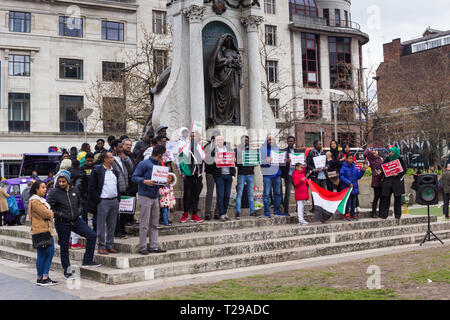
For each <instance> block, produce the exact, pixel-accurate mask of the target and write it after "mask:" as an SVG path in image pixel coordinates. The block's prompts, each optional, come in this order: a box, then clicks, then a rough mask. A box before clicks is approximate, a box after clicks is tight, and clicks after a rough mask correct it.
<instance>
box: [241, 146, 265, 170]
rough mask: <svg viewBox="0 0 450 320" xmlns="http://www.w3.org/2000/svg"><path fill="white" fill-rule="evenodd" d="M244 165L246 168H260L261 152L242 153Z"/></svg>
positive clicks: (246, 151) (248, 151) (256, 150)
mask: <svg viewBox="0 0 450 320" xmlns="http://www.w3.org/2000/svg"><path fill="white" fill-rule="evenodd" d="M242 164H243V165H244V166H259V165H260V164H261V158H260V154H259V150H258V149H255V150H245V151H243V152H242Z"/></svg>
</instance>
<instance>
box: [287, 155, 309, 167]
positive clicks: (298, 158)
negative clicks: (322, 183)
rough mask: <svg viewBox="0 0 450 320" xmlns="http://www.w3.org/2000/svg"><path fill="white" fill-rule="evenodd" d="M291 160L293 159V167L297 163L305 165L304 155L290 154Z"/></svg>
mask: <svg viewBox="0 0 450 320" xmlns="http://www.w3.org/2000/svg"><path fill="white" fill-rule="evenodd" d="M289 159H291V166H295V165H296V164H297V163H301V164H305V154H304V153H289Z"/></svg>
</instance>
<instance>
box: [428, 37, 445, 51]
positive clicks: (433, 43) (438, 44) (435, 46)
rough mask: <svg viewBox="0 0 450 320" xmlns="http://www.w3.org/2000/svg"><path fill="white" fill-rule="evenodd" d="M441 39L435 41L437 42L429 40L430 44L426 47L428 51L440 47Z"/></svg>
mask: <svg viewBox="0 0 450 320" xmlns="http://www.w3.org/2000/svg"><path fill="white" fill-rule="evenodd" d="M441 43H442V42H441V39H437V40H431V41H430V44H429V45H428V48H429V49H433V48H437V47H440V46H441Z"/></svg>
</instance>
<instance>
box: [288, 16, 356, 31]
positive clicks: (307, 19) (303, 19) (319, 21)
mask: <svg viewBox="0 0 450 320" xmlns="http://www.w3.org/2000/svg"><path fill="white" fill-rule="evenodd" d="M290 19H291V21H292V22H298V23H304V24H315V25H320V26H325V27H327V26H328V27H336V28H348V29H355V30H361V26H360V24H359V23H357V22H354V21H350V20H334V19H325V18H322V17H311V16H304V15H299V14H294V13H291V14H290Z"/></svg>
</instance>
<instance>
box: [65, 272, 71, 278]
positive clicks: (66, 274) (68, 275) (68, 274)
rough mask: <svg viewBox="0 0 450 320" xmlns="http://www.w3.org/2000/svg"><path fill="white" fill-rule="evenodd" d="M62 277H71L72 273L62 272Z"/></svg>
mask: <svg viewBox="0 0 450 320" xmlns="http://www.w3.org/2000/svg"><path fill="white" fill-rule="evenodd" d="M64 278H66V279H69V278H72V273H71V272H64Z"/></svg>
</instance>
